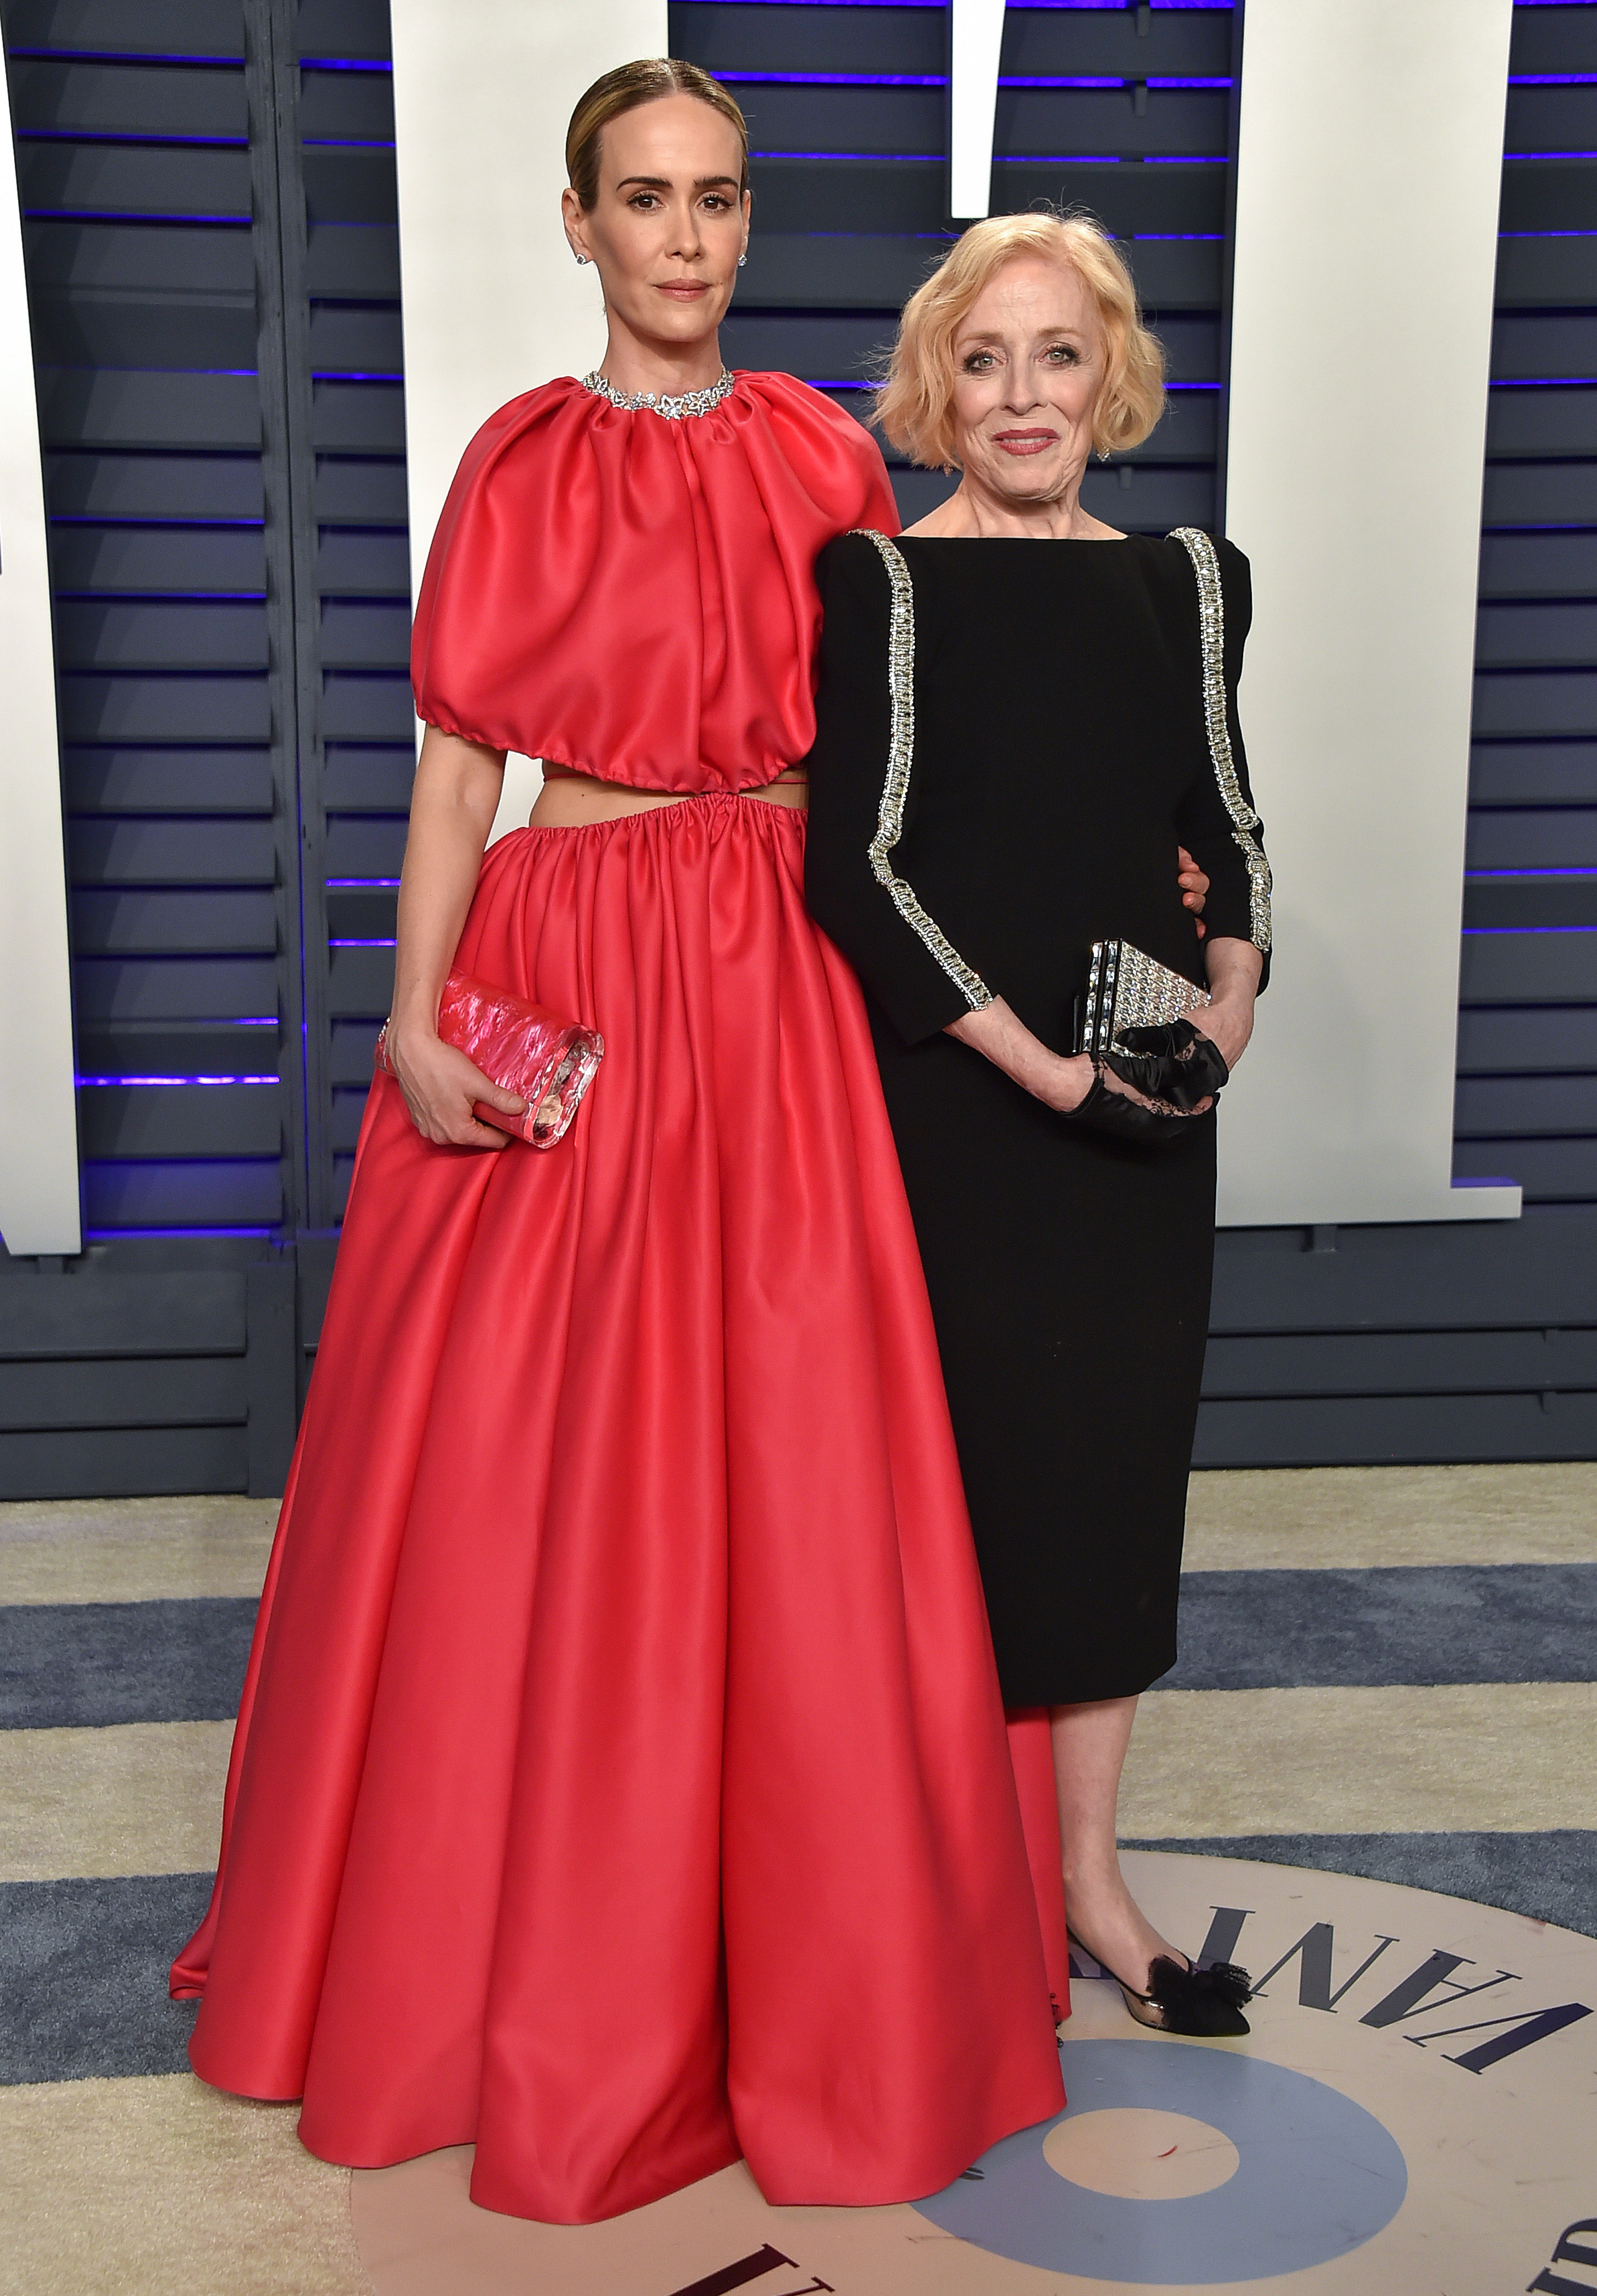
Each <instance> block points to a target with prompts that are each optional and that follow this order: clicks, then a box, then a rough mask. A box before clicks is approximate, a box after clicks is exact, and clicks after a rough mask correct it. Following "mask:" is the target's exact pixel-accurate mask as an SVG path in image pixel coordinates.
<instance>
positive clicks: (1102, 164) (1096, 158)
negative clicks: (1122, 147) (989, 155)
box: [993, 152, 1120, 168]
mask: <svg viewBox="0 0 1597 2296" xmlns="http://www.w3.org/2000/svg"><path fill="white" fill-rule="evenodd" d="M993 165H994V167H995V168H1118V166H1119V165H1120V155H1119V153H1118V152H994V154H993Z"/></svg>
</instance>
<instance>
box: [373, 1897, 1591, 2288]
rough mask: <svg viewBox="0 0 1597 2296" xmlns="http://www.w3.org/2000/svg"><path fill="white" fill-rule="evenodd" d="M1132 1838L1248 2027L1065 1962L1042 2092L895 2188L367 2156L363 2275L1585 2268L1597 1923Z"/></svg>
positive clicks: (482, 2282)
mask: <svg viewBox="0 0 1597 2296" xmlns="http://www.w3.org/2000/svg"><path fill="white" fill-rule="evenodd" d="M1126 1863H1127V1870H1128V1872H1130V1873H1131V1874H1132V1877H1133V1884H1134V1888H1135V1889H1136V1890H1137V1893H1138V1895H1139V1897H1140V1898H1141V1899H1142V1903H1143V1904H1144V1905H1145V1906H1146V1907H1147V1908H1148V1910H1149V1912H1150V1914H1151V1916H1152V1917H1153V1919H1154V1920H1155V1921H1156V1922H1157V1923H1158V1924H1159V1927H1160V1928H1161V1929H1162V1930H1163V1931H1165V1933H1166V1934H1167V1936H1172V1937H1174V1938H1175V1939H1178V1940H1179V1941H1180V1942H1181V1943H1183V1945H1185V1946H1187V1947H1188V1948H1189V1949H1197V1950H1200V1951H1206V1952H1207V1953H1208V1955H1209V1956H1211V1957H1212V1958H1216V1959H1224V1960H1232V1959H1234V1960H1238V1961H1241V1962H1243V1963H1245V1964H1247V1966H1248V1967H1249V1968H1250V1969H1251V1970H1252V1971H1253V1972H1254V1976H1255V1980H1256V1982H1257V1983H1258V1985H1259V1986H1260V1988H1261V1991H1260V1997H1259V1999H1258V2001H1257V2005H1256V2007H1255V2009H1254V2010H1253V2011H1252V2012H1251V2015H1252V2017H1253V2032H1252V2035H1251V2036H1250V2038H1249V2039H1247V2040H1245V2041H1226V2042H1213V2043H1206V2042H1197V2041H1181V2040H1172V2039H1167V2038H1162V2037H1160V2036H1159V2035H1156V2034H1152V2033H1149V2032H1146V2031H1144V2030H1142V2028H1140V2027H1138V2026H1136V2025H1134V2024H1133V2023H1132V2021H1131V2020H1130V2019H1129V2018H1128V2017H1127V2015H1126V2010H1125V2005H1124V2004H1123V2002H1122V2001H1121V1998H1120V1996H1119V1992H1118V1989H1117V1988H1116V1987H1115V1986H1113V1985H1112V1984H1111V1983H1110V1982H1109V1981H1108V1980H1105V1979H1103V1978H1102V1977H1099V1976H1096V1975H1093V1974H1090V1973H1089V1974H1088V1975H1086V1976H1085V1977H1084V1978H1083V1979H1082V1980H1080V1981H1078V1982H1077V1983H1076V1984H1075V1985H1074V1987H1073V1989H1072V1990H1073V2013H1072V2015H1071V2018H1070V2021H1069V2024H1068V2025H1067V2026H1066V2028H1065V2036H1066V2038H1065V2040H1064V2045H1063V2046H1064V2056H1063V2062H1064V2066H1065V2075H1066V2083H1067V2087H1068V2091H1069V2108H1068V2110H1067V2111H1066V2112H1065V2113H1064V2114H1063V2115H1062V2116H1061V2117H1060V2118H1059V2119H1058V2120H1055V2121H1053V2122H1052V2123H1044V2124H1043V2125H1041V2126H1040V2127H1038V2128H1036V2129H1028V2130H1024V2131H1022V2132H1021V2133H1020V2135H1019V2136H1012V2137H1010V2138H1007V2139H1006V2140H1005V2142H1004V2143H1003V2144H1000V2145H996V2146H995V2147H994V2149H993V2150H992V2152H990V2153H987V2155H986V2156H985V2158H984V2159H983V2160H982V2161H979V2162H976V2163H974V2164H973V2169H974V2170H975V2171H979V2173H970V2174H967V2175H966V2176H964V2177H960V2178H959V2179H957V2180H956V2181H955V2183H954V2185H951V2186H950V2187H949V2189H948V2191H947V2192H946V2193H942V2194H937V2195H935V2196H934V2197H933V2198H931V2199H930V2200H927V2201H924V2202H921V2204H920V2205H919V2206H918V2207H915V2208H887V2209H871V2210H842V2209H770V2208H767V2207H766V2204H765V2202H763V2201H762V2200H761V2198H760V2195H759V2194H758V2190H757V2189H756V2187H755V2185H754V2183H753V2180H752V2178H751V2177H749V2174H748V2172H747V2171H746V2170H745V2169H741V2168H737V2169H726V2170H725V2171H723V2173H722V2174H721V2175H719V2176H717V2177H708V2178H706V2179H705V2181H704V2182H703V2183H702V2184H700V2185H693V2186H692V2187H691V2188H690V2189H689V2190H688V2191H686V2192H684V2193H677V2194H673V2195H672V2196H671V2198H670V2199H668V2200H666V2201H661V2202H657V2203H656V2204H655V2205H654V2206H653V2207H652V2208H648V2209H641V2210H638V2211H637V2212H636V2213H635V2215H633V2216H629V2217H623V2218H617V2219H615V2220H614V2221H613V2222H611V2223H609V2224H604V2225H594V2226H575V2227H570V2226H542V2225H530V2224H525V2223H521V2222H520V2221H519V2220H517V2219H515V2218H505V2217H495V2216H492V2215H490V2214H488V2213H487V2211H485V2210H479V2209H475V2208H473V2207H472V2206H471V2202H470V2201H469V2200H468V2199H467V2197H466V2190H467V2183H468V2179H469V2177H470V2170H471V2154H470V2153H469V2151H467V2150H465V2149H463V2148H461V2149H456V2150H455V2151H452V2152H447V2153H432V2154H430V2155H428V2156H427V2158H426V2159H424V2160H422V2161H410V2162H406V2163H405V2165H404V2166H402V2167H400V2168H397V2169H379V2170H373V2171H364V2172H361V2173H358V2174H357V2175H356V2177H355V2178H354V2180H353V2206H354V2214H355V2227H356V2239H357V2242H358V2244H359V2247H360V2251H361V2256H362V2259H363V2261H364V2264H365V2267H366V2269H367V2271H368V2272H369V2274H370V2275H371V2277H372V2280H373V2285H374V2287H375V2289H376V2291H377V2296H509V2292H511V2291H518V2292H519V2291H520V2290H522V2289H533V2288H536V2290H537V2291H538V2292H539V2296H729V2292H731V2291H733V2290H740V2289H742V2288H745V2287H746V2288H748V2289H749V2290H750V2291H751V2292H752V2296H806V2292H810V2291H824V2290H834V2291H836V2292H838V2296H1086V2292H1098V2296H1135V2292H1137V2291H1138V2290H1143V2291H1147V2292H1150V2296H1151V2292H1155V2291H1157V2292H1159V2296H1167V2292H1169V2291H1171V2290H1180V2289H1183V2288H1201V2289H1205V2290H1208V2291H1210V2292H1214V2291H1222V2292H1224V2291H1232V2292H1234V2296H1355V2292H1357V2296H1504V2292H1513V2291H1516V2290H1519V2289H1524V2288H1526V2287H1527V2286H1529V2285H1531V2284H1533V2283H1538V2284H1540V2285H1541V2286H1543V2287H1547V2288H1556V2287H1560V2286H1562V2287H1573V2288H1581V2289H1584V2288H1588V2287H1589V2288H1591V2289H1592V2290H1593V2292H1597V2137H1594V2136H1593V2128H1597V2120H1594V2119H1593V2115H1594V2113H1597V2103H1594V2102H1593V2100H1594V2099H1597V2018H1594V2017H1593V2009H1597V1940H1593V1939H1589V1938H1582V1937H1577V1936H1574V1935H1572V1934H1571V1933H1570V1932H1569V1931H1563V1930H1554V1929H1549V1928H1546V1927H1544V1925H1542V1924H1540V1923H1534V1922H1528V1921H1525V1920H1523V1919H1521V1918H1520V1917H1519V1915H1512V1914H1504V1913H1500V1912H1496V1911H1494V1910H1493V1909H1491V1908H1490V1907H1480V1906H1471V1905H1467V1904H1464V1903H1463V1902H1462V1901H1461V1900H1459V1899H1457V1898H1439V1897H1433V1896H1430V1895H1429V1894H1427V1893H1425V1892H1423V1891H1421V1890H1403V1889H1398V1888H1395V1887H1393V1886H1391V1885H1389V1884H1387V1883H1384V1882H1366V1881H1361V1880H1358V1879H1355V1878H1353V1877H1350V1876H1347V1875H1344V1874H1319V1873H1309V1872H1305V1871H1302V1870H1300V1869H1298V1868H1296V1867H1289V1866H1257V1865H1250V1864H1247V1863H1244V1862H1242V1861H1241V1860H1235V1859H1230V1858H1219V1857H1176V1856H1171V1855H1168V1854H1164V1853H1151V1852H1144V1853H1130V1854H1128V1857H1127V1860H1126ZM1090 1966H1091V1965H1090V1964H1089V1965H1088V1967H1089V1970H1090ZM1541 2275H1546V2277H1545V2278H1542V2279H1538V2276H1541Z"/></svg>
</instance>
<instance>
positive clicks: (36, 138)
mask: <svg viewBox="0 0 1597 2296" xmlns="http://www.w3.org/2000/svg"><path fill="white" fill-rule="evenodd" d="M15 133H16V138H17V141H18V143H135V144H140V145H143V144H146V143H148V144H152V145H154V146H156V147H157V148H159V149H162V150H165V149H168V148H169V147H171V146H174V145H176V146H177V147H178V148H180V149H181V148H184V147H187V148H190V149H192V150H197V151H206V152H213V151H214V152H247V151H248V150H249V149H250V139H249V137H248V136H247V135H140V134H139V133H138V131H137V130H136V129H135V128H132V127H19V128H18V129H17V130H16V131H15ZM390 148H391V147H390Z"/></svg>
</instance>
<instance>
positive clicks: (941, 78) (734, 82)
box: [716, 71, 1119, 87]
mask: <svg viewBox="0 0 1597 2296" xmlns="http://www.w3.org/2000/svg"><path fill="white" fill-rule="evenodd" d="M716 78H717V79H718V80H725V82H726V83H727V84H728V86H736V87H946V86H947V85H948V75H947V73H946V72H801V71H746V72H740V71H739V72H734V71H723V72H717V74H716ZM1087 84H1088V83H1086V82H1085V81H1084V82H1083V83H1082V85H1083V86H1086V85H1087ZM998 85H999V86H1000V87H1002V86H1005V85H1006V83H1005V82H1004V81H1003V80H1000V81H999V83H998ZM1092 85H1093V86H1098V85H1100V83H1098V82H1096V81H1094V82H1093V83H1092ZM1102 85H1103V86H1109V85H1110V83H1109V82H1108V81H1104V82H1102ZM1114 85H1115V86H1118V85H1119V83H1118V81H1116V82H1115V83H1114Z"/></svg>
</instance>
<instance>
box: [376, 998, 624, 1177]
mask: <svg viewBox="0 0 1597 2296" xmlns="http://www.w3.org/2000/svg"><path fill="white" fill-rule="evenodd" d="M438 1035H439V1036H440V1037H442V1038H443V1040H444V1042H445V1043H446V1045H454V1046H456V1047H457V1048H458V1049H459V1050H460V1051H461V1052H463V1053H464V1054H465V1055H466V1058H467V1059H468V1060H469V1061H471V1062H472V1064H473V1065H474V1066H475V1067H477V1068H479V1069H480V1070H482V1073H483V1075H484V1076H485V1077H487V1078H488V1080H489V1082H490V1083H493V1084H496V1085H498V1086H499V1087H501V1089H502V1090H504V1091H505V1092H513V1093H515V1094H517V1095H519V1096H520V1098H521V1099H522V1100H524V1101H525V1102H526V1103H527V1106H526V1109H525V1110H524V1111H523V1112H522V1114H521V1115H520V1116H506V1115H504V1113H503V1111H501V1110H499V1109H496V1108H489V1107H487V1105H486V1104H485V1103H483V1102H482V1101H480V1100H479V1102H478V1103H477V1105H476V1112H477V1114H478V1115H479V1117H480V1118H481V1119H482V1121H483V1122H484V1123H485V1124H491V1125H493V1126H494V1127H495V1128H496V1129H497V1130H498V1131H500V1132H512V1133H514V1134H515V1135H516V1136H517V1137H518V1138H519V1139H521V1140H526V1141H528V1142H530V1144H532V1146H533V1147H535V1148H553V1145H554V1144H555V1142H556V1141H557V1140H558V1139H560V1138H561V1136H562V1135H563V1134H564V1132H565V1131H566V1128H567V1127H568V1126H569V1123H570V1121H571V1119H572V1118H573V1117H574V1116H575V1115H576V1113H577V1104H578V1103H579V1102H580V1101H581V1099H582V1095H583V1094H584V1093H585V1092H586V1090H587V1088H588V1087H589V1085H591V1084H592V1083H593V1081H594V1077H595V1076H596V1075H597V1073H598V1070H599V1063H600V1062H601V1061H602V1059H603V1058H604V1039H603V1037H602V1036H601V1035H600V1034H599V1031H598V1030H597V1029H585V1028H583V1027H582V1026H581V1025H580V1023H579V1022H577V1021H562V1020H560V1019H559V1018H558V1017H557V1016H556V1015H555V1014H554V1013H545V1010H544V1008H543V1006H542V1005H528V1004H527V1003H526V1002H525V1001H524V1000H523V999H522V998H521V997H520V996H512V995H511V993H510V991H509V989H508V988H491V987H490V986H489V984H488V983H487V981H486V980H474V979H473V978H472V976H471V973H469V972H452V973H451V974H450V975H449V978H448V980H446V981H445V983H444V993H443V995H442V996H441V997H440V998H439V999H438ZM377 1066H378V1067H379V1068H380V1069H383V1070H387V1072H388V1074H389V1076H392V1074H393V1072H394V1071H393V1068H392V1065H391V1064H390V1062H389V1027H388V1022H387V1021H384V1022H383V1024H382V1029H381V1033H380V1034H379V1036H378V1038H377Z"/></svg>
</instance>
